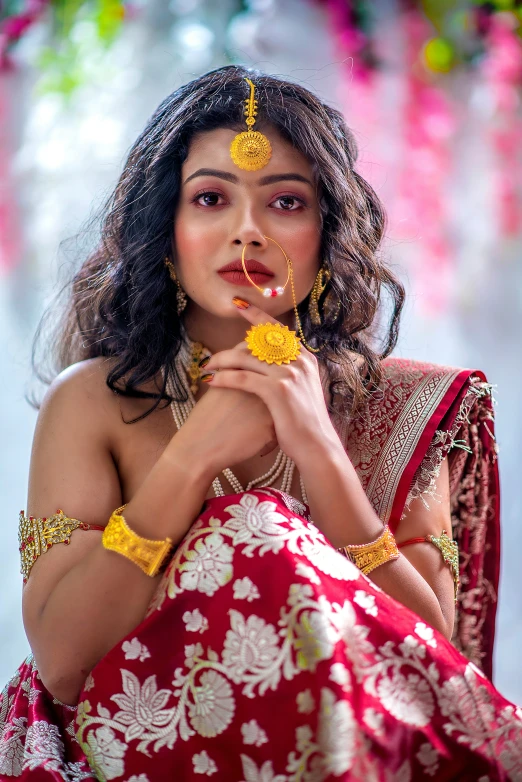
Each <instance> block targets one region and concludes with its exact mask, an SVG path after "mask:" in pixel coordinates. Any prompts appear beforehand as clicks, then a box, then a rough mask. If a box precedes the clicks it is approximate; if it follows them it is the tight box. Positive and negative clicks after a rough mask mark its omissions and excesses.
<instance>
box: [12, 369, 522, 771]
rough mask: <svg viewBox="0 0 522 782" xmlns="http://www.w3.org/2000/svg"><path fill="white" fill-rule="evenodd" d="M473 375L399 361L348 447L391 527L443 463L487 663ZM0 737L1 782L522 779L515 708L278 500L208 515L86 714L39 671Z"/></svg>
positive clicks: (217, 506) (489, 548) (466, 623)
mask: <svg viewBox="0 0 522 782" xmlns="http://www.w3.org/2000/svg"><path fill="white" fill-rule="evenodd" d="M401 375H402V377H403V378H404V380H405V382H404V383H401V382H400V380H399V378H400V376H401ZM470 375H471V373H469V372H467V373H466V372H461V371H458V370H449V369H445V368H440V367H437V368H436V367H428V366H425V365H419V364H412V363H411V362H397V361H393V362H387V364H386V380H385V383H384V385H383V389H384V390H383V393H382V394H381V395H380V396H379V398H377V397H375V398H373V399H372V400H371V403H370V404H369V405H368V408H367V410H365V411H362V413H361V415H360V417H358V418H357V419H356V421H354V422H352V424H350V426H349V427H348V426H344V425H343V424H342V422H341V423H340V425H339V433H340V436H342V437H343V441H344V442H346V445H347V448H348V451H349V453H350V455H351V457H352V458H353V459H354V464H355V465H356V467H357V469H358V472H359V475H360V476H361V480H362V481H363V483H364V485H365V488H366V490H367V492H368V495H369V496H370V498H371V500H372V503H373V504H374V507H376V510H377V512H378V513H379V515H380V516H381V518H383V520H388V521H390V524H392V525H393V524H395V525H396V524H397V522H398V520H399V519H400V516H401V514H402V512H403V510H404V507H405V506H406V504H407V503H408V502H409V501H411V499H413V498H414V497H415V496H417V494H420V493H421V492H422V493H424V495H425V496H429V489H430V484H431V482H432V479H433V476H435V475H436V473H437V469H438V467H440V461H441V460H442V458H443V456H444V455H445V454H446V453H447V452H448V451H450V449H451V453H450V459H451V480H452V503H453V511H454V523H455V530H456V534H457V536H458V537H459V541H460V544H461V553H462V559H463V563H462V564H463V574H464V576H465V578H464V580H463V596H462V599H461V603H460V614H459V621H458V627H457V640H458V642H459V643H460V645H461V646H462V647H466V644H468V645H467V649H468V650H469V651H471V653H472V656H474V657H475V658H476V659H479V660H482V661H483V662H484V663H485V664H486V665H487V664H489V657H488V655H490V652H491V645H492V630H493V621H492V620H491V619H490V615H491V606H492V605H494V594H495V592H496V575H497V573H498V526H497V525H498V517H495V516H494V513H495V511H496V510H497V509H498V504H497V496H498V495H497V486H498V483H497V480H496V462H495V458H494V455H495V453H494V452H495V449H494V440H493V437H492V431H493V430H492V427H491V419H492V415H491V399H490V395H489V388H488V387H487V386H486V385H485V380H484V378H480V377H479V378H478V379H477V380H472V379H471V378H470ZM406 379H407V382H406ZM410 381H411V382H410ZM441 384H442V386H444V388H445V390H444V393H441V398H439V399H438V400H437V402H436V411H435V412H432V411H431V410H430V405H435V401H434V397H435V396H436V392H437V389H439V391H441V389H440V386H441ZM423 386H426V388H425V389H424V388H423ZM417 400H418V401H417ZM372 406H373V407H372ZM416 411H417V412H416ZM427 412H429V413H430V415H429V418H425V420H424V423H423V426H420V427H417V422H418V419H419V418H423V416H424V415H425V414H426V413H427ZM368 416H370V418H369V417H368ZM416 416H417V417H416ZM338 423H339V422H338ZM408 427H409V429H410V430H413V432H411V431H410V435H409V436H404V433H406V434H407V432H408ZM427 427H429V429H428V431H427V432H426V429H427ZM488 430H489V431H490V432H491V436H490V435H487V436H486V434H487V431H488ZM461 440H462V441H463V442H460V441H461ZM452 445H453V448H451V446H452ZM455 446H457V448H456V450H454V449H455ZM463 446H465V448H464V447H463ZM388 452H389V453H388ZM453 454H455V455H453ZM406 455H407V459H406ZM401 465H402V469H401ZM406 470H409V473H408V472H406V473H405V471H406ZM457 476H459V477H458V480H457ZM390 482H392V484H393V485H392V486H391V488H390ZM484 502H485V503H486V505H487V508H486V509H484V507H483V504H484ZM488 527H492V528H493V531H490V530H488ZM479 540H480V541H482V548H481V549H479V547H478V541H479ZM468 546H469V547H468ZM484 550H485V554H484ZM489 560H493V565H491V566H490V564H489ZM485 585H487V586H485ZM490 587H491V588H490ZM469 594H471V595H473V599H470V600H468V599H467V597H466V596H467V595H469ZM462 628H467V629H466V632H463V630H462ZM469 628H471V630H470V629H469ZM479 638H480V639H482V638H483V639H484V640H483V642H482V640H481V641H480V642H478V641H477V639H479ZM0 728H1V729H2V740H1V742H0V778H1V779H9V778H13V777H16V778H19V779H21V780H26V779H28V778H29V779H34V780H39V779H41V780H45V782H51V780H75V781H76V780H82V779H99V780H112V779H116V780H125V782H153V781H154V780H169V779H178V778H179V779H183V780H184V779H197V778H199V777H200V776H201V775H203V776H205V775H206V776H213V777H214V778H215V779H223V780H231V781H232V780H235V781H236V782H239V780H241V781H244V782H254V781H259V782H285V781H286V780H288V781H290V780H309V781H310V782H312V780H313V781H315V780H317V781H319V780H330V779H332V780H333V779H343V780H354V782H355V781H359V780H360V781H361V782H362V781H363V780H364V781H365V782H366V780H383V782H391V780H397V782H399V780H400V781H401V782H406V781H407V780H415V779H418V778H420V777H421V776H429V777H432V778H433V779H437V780H469V781H470V782H471V780H473V782H477V780H482V782H487V781H488V782H492V780H522V720H521V714H520V712H519V711H518V710H516V708H515V707H514V706H513V705H511V704H510V703H509V702H508V701H506V700H505V699H504V698H503V697H502V696H501V695H500V694H499V693H498V692H497V691H496V690H495V689H494V687H493V686H492V685H491V683H490V682H489V681H488V680H487V679H486V678H485V677H484V675H483V673H481V671H480V670H479V668H478V667H477V666H476V665H475V664H474V662H470V661H469V660H467V659H466V658H465V657H464V656H463V655H462V654H461V653H460V652H459V651H457V649H455V647H454V646H453V645H452V644H450V643H449V642H448V641H446V640H445V639H444V638H443V637H442V636H441V635H440V634H438V633H437V632H436V631H435V630H433V629H432V628H430V627H428V626H426V624H425V623H423V622H422V621H421V620H420V619H419V617H418V616H416V615H415V614H414V613H412V612H411V611H409V610H408V609H406V608H405V607H404V606H402V605H400V604H399V603H397V602H396V601H394V600H393V599H392V598H390V597H389V596H388V595H386V594H385V593H383V592H381V591H380V590H379V589H378V588H377V587H376V586H375V585H374V584H373V583H372V582H371V581H370V580H369V579H368V578H366V577H365V576H363V575H362V574H361V573H360V572H359V571H358V570H357V569H356V568H355V567H354V566H353V565H352V564H351V563H350V562H349V561H348V560H347V559H346V558H345V557H343V556H342V555H340V554H339V553H338V552H336V551H335V550H334V549H333V548H332V547H331V546H330V544H329V543H328V542H327V541H326V540H325V539H324V537H323V536H322V534H321V533H320V532H319V531H318V530H317V528H316V527H315V526H314V525H313V523H311V522H310V520H309V519H308V518H307V509H306V508H305V507H304V506H302V505H301V504H300V503H298V502H297V501H296V500H294V499H293V498H290V497H288V496H287V495H284V494H282V493H281V492H278V491H276V490H270V489H259V490H255V491H251V492H245V493H243V494H241V495H229V496H226V497H222V498H216V499H213V500H210V501H208V502H206V503H205V505H204V507H203V509H202V512H201V514H200V516H199V517H198V519H196V521H195V522H194V524H193V526H192V527H191V529H190V531H189V533H188V534H187V536H186V537H185V538H184V539H183V541H182V542H181V544H180V546H179V548H178V549H177V551H176V553H175V555H174V557H173V559H172V561H171V563H170V565H169V568H168V569H167V571H166V573H165V574H164V577H163V578H162V581H161V583H160V586H159V588H158V591H157V593H156V595H155V598H154V600H153V603H152V605H151V606H150V608H149V612H148V615H147V617H146V619H145V620H144V621H143V622H142V624H141V625H139V626H138V627H137V628H136V629H135V630H134V631H133V632H132V633H130V634H129V636H128V637H127V638H126V639H124V640H123V641H122V642H121V643H120V644H118V645H117V646H116V647H115V648H114V649H112V650H111V652H109V654H108V655H107V656H106V657H105V658H104V659H102V660H101V661H100V662H99V663H98V665H97V666H96V667H95V669H94V670H93V671H92V673H91V675H90V676H89V677H88V679H87V681H86V683H85V687H84V690H83V692H82V694H81V697H80V703H79V706H78V708H77V709H74V708H70V707H64V706H63V705H61V704H59V703H58V702H56V701H53V699H52V697H51V696H50V695H49V693H48V692H47V691H46V690H45V688H44V687H43V684H42V682H41V681H40V679H39V677H38V672H37V670H36V667H35V665H34V663H33V662H32V660H31V659H29V660H27V661H26V662H25V663H24V664H23V665H22V666H21V667H20V669H19V671H18V672H17V674H16V676H15V677H14V679H13V680H12V681H11V682H10V683H9V684H8V685H7V687H6V688H5V690H4V693H3V695H2V700H1V701H0Z"/></svg>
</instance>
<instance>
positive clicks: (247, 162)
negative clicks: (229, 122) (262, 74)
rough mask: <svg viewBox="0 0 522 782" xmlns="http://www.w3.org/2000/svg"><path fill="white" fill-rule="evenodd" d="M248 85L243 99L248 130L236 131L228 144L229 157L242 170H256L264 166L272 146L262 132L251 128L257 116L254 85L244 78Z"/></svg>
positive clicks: (268, 158)
mask: <svg viewBox="0 0 522 782" xmlns="http://www.w3.org/2000/svg"><path fill="white" fill-rule="evenodd" d="M245 81H246V82H247V84H248V86H249V87H250V95H249V96H248V98H247V99H246V100H245V115H246V120H245V122H246V125H247V128H248V130H246V131H243V132H242V133H238V134H237V136H236V137H235V138H234V139H233V141H232V144H231V145H230V157H231V158H232V160H233V161H234V163H235V164H236V166H238V168H242V169H243V170H244V171H258V170H259V169H260V168H264V167H265V166H266V165H267V163H268V161H269V160H270V158H271V157H272V146H271V144H270V141H269V140H268V139H267V137H266V136H265V135H263V133H260V132H259V131H258V130H253V126H254V125H255V122H256V116H257V100H256V97H255V89H256V88H255V86H254V83H253V82H252V81H251V80H250V79H245Z"/></svg>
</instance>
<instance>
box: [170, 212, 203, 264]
mask: <svg viewBox="0 0 522 782" xmlns="http://www.w3.org/2000/svg"><path fill="white" fill-rule="evenodd" d="M204 244H205V239H204V237H203V232H202V231H201V230H197V228H196V226H195V225H193V224H192V223H191V221H190V220H188V219H186V218H185V216H184V215H183V214H180V215H178V217H177V218H176V220H175V221H174V246H175V249H176V258H177V260H178V263H179V265H180V266H181V267H182V266H184V265H185V264H187V263H190V261H191V259H192V258H194V257H198V256H200V255H201V250H202V248H203V246H204Z"/></svg>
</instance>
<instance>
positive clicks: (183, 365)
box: [167, 342, 308, 505]
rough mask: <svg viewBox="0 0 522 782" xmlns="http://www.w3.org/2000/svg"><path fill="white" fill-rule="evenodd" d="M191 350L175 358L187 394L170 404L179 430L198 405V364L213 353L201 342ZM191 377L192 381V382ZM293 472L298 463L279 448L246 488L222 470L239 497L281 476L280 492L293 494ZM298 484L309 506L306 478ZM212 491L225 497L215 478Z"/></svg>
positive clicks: (218, 481)
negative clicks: (270, 461)
mask: <svg viewBox="0 0 522 782" xmlns="http://www.w3.org/2000/svg"><path fill="white" fill-rule="evenodd" d="M190 344H191V349H190V348H189V347H188V346H187V345H186V343H183V345H182V347H181V350H180V351H179V353H178V355H177V357H176V371H177V375H178V377H179V379H180V380H181V383H182V385H183V390H184V391H185V393H186V396H187V399H186V401H185V402H178V401H176V400H175V399H173V401H172V402H171V405H170V407H171V410H172V415H173V418H174V423H175V424H176V428H177V429H178V431H179V429H181V427H182V426H183V424H184V423H185V422H186V420H187V418H188V417H189V415H190V413H191V411H192V409H193V408H194V406H195V404H196V399H195V396H194V395H195V393H197V388H198V379H199V361H200V359H201V358H202V357H203V356H210V355H211V353H210V351H208V350H207V349H206V348H204V347H203V345H201V344H200V343H199V342H194V343H190ZM189 377H190V380H191V381H192V382H190V383H189ZM167 391H168V393H169V394H170V396H171V397H174V395H175V394H174V389H173V386H172V381H171V380H169V381H168V384H167ZM294 471H295V463H294V462H293V461H292V459H290V458H289V457H288V456H287V455H286V454H285V453H284V452H283V451H282V450H281V449H279V451H278V453H277V456H276V458H275V461H274V463H273V464H272V466H271V468H270V469H269V470H267V471H266V472H265V473H263V475H260V476H259V477H258V478H254V479H253V480H251V481H249V483H247V485H246V487H245V488H243V486H242V485H241V483H240V482H239V480H238V479H237V477H236V476H235V475H234V473H233V472H232V470H231V469H230V468H229V467H225V469H224V470H223V475H224V476H225V478H226V479H227V481H228V482H229V484H230V486H231V487H232V490H233V491H234V492H235V493H237V494H239V493H242V492H244V491H251V489H253V488H255V487H259V488H261V487H263V486H265V487H269V486H272V487H273V484H274V483H275V482H276V481H277V480H278V479H279V478H280V477H281V476H283V477H282V480H281V488H280V491H282V492H285V493H286V494H290V490H291V488H292V482H293V478H294ZM299 485H300V487H301V494H302V498H303V502H304V503H305V504H306V505H307V504H308V498H307V496H306V491H305V487H304V483H303V479H302V477H301V476H299ZM212 489H213V490H214V494H215V495H216V497H224V496H225V494H226V492H225V490H224V489H223V486H222V484H221V481H220V480H219V477H217V476H216V478H214V480H213V481H212Z"/></svg>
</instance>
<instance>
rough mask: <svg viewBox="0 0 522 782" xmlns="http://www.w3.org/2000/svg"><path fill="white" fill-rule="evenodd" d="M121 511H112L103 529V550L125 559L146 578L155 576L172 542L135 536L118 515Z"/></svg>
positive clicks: (167, 554) (168, 539)
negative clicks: (113, 552)
mask: <svg viewBox="0 0 522 782" xmlns="http://www.w3.org/2000/svg"><path fill="white" fill-rule="evenodd" d="M123 507H125V506H123ZM121 510H123V508H117V509H116V510H115V511H114V513H113V514H112V516H111V517H110V519H109V523H108V524H107V526H106V527H105V530H104V532H103V536H102V543H103V546H104V548H106V549H109V550H110V551H115V552H116V553H117V554H121V555H122V556H124V557H127V559H130V560H131V562H134V564H135V565H138V567H139V568H141V569H142V570H143V572H144V573H145V574H146V575H147V576H151V577H154V576H156V575H157V574H158V573H159V571H160V570H161V568H162V566H163V565H164V564H165V563H166V560H167V558H168V556H169V554H170V552H171V550H172V540H171V539H170V538H165V540H148V539H147V538H142V537H141V536H140V535H136V533H135V532H133V531H132V530H131V528H130V527H129V526H128V524H127V522H126V521H125V519H124V518H123V516H121V515H119V513H118V511H121Z"/></svg>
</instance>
